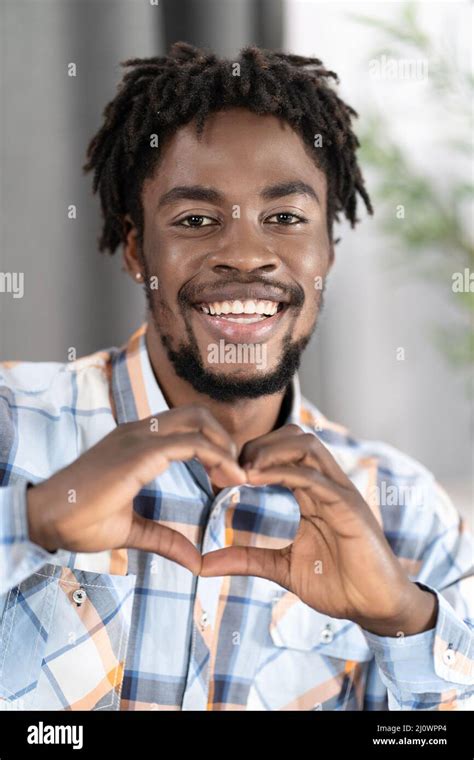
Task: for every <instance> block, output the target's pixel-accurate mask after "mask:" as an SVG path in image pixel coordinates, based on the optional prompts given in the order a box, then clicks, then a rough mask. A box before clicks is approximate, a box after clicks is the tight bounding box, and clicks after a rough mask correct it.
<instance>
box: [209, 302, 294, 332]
mask: <svg viewBox="0 0 474 760" xmlns="http://www.w3.org/2000/svg"><path fill="white" fill-rule="evenodd" d="M288 306H289V304H288V303H283V302H279V301H269V300H259V299H257V300H250V299H249V300H240V301H239V300H236V301H213V302H212V303H204V302H203V303H197V304H195V305H194V309H195V311H196V312H197V314H198V315H199V317H200V318H201V319H200V321H201V320H202V322H203V324H204V325H205V327H206V328H207V331H208V332H209V333H210V334H211V335H212V336H213V337H214V338H216V339H220V338H224V339H225V338H227V340H230V341H234V342H239V341H250V342H251V341H256V340H262V339H265V340H267V339H268V338H270V337H271V336H272V334H273V332H275V331H276V329H277V327H278V326H279V324H280V321H281V318H282V316H283V315H284V314H285V312H286V311H287V309H288Z"/></svg>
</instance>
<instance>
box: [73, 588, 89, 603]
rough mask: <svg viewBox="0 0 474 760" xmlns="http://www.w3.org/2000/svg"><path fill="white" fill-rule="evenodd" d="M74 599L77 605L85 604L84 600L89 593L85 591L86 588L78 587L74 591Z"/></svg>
mask: <svg viewBox="0 0 474 760" xmlns="http://www.w3.org/2000/svg"><path fill="white" fill-rule="evenodd" d="M72 598H73V601H74V602H76V604H77V606H78V607H80V606H81V604H84V602H85V601H86V599H87V594H86V592H85V589H83V588H77V589H76V590H75V591H73V593H72Z"/></svg>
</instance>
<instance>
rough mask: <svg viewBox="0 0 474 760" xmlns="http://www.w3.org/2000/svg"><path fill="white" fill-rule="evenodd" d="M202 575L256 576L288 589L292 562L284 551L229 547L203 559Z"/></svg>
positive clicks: (209, 553)
mask: <svg viewBox="0 0 474 760" xmlns="http://www.w3.org/2000/svg"><path fill="white" fill-rule="evenodd" d="M199 574H200V575H202V576H205V577H207V576H210V575H255V576H258V577H259V578H266V579H267V580H269V581H274V582H275V583H278V584H279V585H280V586H284V587H285V588H288V584H289V579H290V563H289V560H288V554H287V553H286V555H285V554H283V552H282V550H281V549H261V548H257V547H254V546H229V547H227V548H225V549H217V550H216V551H213V552H208V553H207V554H204V555H203V557H202V566H201V572H200V573H199Z"/></svg>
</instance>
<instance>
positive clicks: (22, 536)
mask: <svg viewBox="0 0 474 760" xmlns="http://www.w3.org/2000/svg"><path fill="white" fill-rule="evenodd" d="M27 486H28V484H27V483H26V482H22V483H17V484H15V485H11V486H4V487H2V488H0V594H4V593H6V592H7V591H9V590H10V589H12V588H14V587H15V586H17V585H18V584H19V583H21V582H22V581H24V580H25V579H26V578H28V577H29V576H30V575H31V574H32V573H34V572H36V571H37V570H39V569H40V568H41V567H43V565H44V564H46V563H47V562H51V558H52V557H53V556H54V553H51V552H48V551H47V550H46V549H43V548H42V547H41V546H38V545H37V544H34V543H33V542H32V541H30V539H29V537H28V515H27V500H26V490H27Z"/></svg>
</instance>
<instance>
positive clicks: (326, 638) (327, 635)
mask: <svg viewBox="0 0 474 760" xmlns="http://www.w3.org/2000/svg"><path fill="white" fill-rule="evenodd" d="M333 638H334V634H333V632H332V630H331V626H330V625H329V623H328V625H327V626H326V627H325V628H323V630H322V631H321V634H320V636H319V641H320V643H321V644H330V643H331V641H332V640H333Z"/></svg>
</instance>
